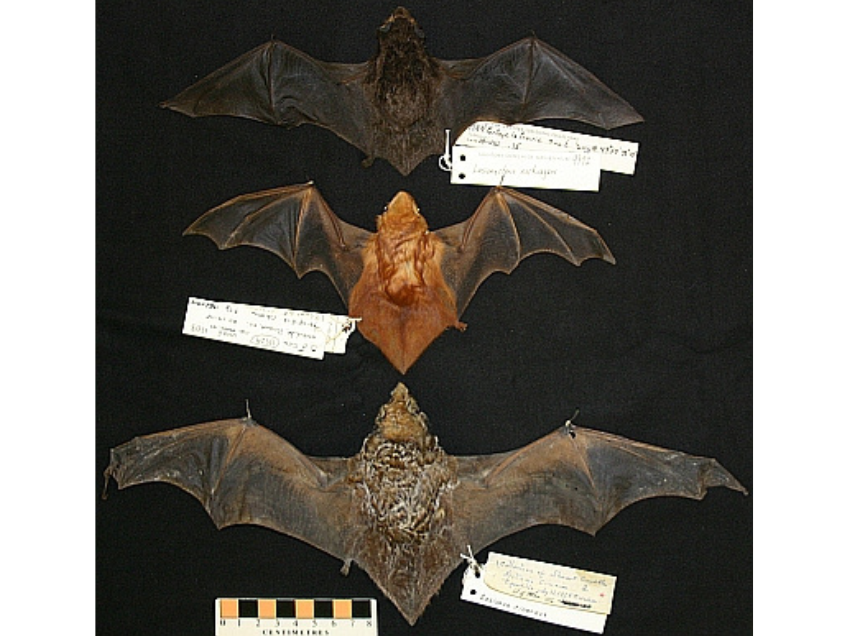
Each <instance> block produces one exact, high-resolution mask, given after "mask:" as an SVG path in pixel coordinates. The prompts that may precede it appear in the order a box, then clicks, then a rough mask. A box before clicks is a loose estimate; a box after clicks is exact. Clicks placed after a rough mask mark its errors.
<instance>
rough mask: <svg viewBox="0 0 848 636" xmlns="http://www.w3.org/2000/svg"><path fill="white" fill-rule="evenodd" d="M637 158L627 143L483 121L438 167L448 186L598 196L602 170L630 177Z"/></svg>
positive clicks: (632, 144) (633, 146) (462, 137)
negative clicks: (445, 172) (593, 193)
mask: <svg viewBox="0 0 848 636" xmlns="http://www.w3.org/2000/svg"><path fill="white" fill-rule="evenodd" d="M446 141H449V140H446ZM448 145H449V143H448ZM638 154H639V144H638V143H636V142H632V141H623V140H620V139H609V138H606V137H596V136H594V135H586V134H582V133H575V132H570V131H566V130H558V129H555V128H545V127H543V126H534V125H532V124H515V125H512V126H507V125H506V124H499V123H496V122H488V121H482V122H476V123H474V124H472V125H471V126H469V127H468V128H467V129H466V130H465V131H464V132H463V133H462V135H460V137H459V139H457V140H456V143H455V144H454V146H453V149H452V152H451V154H450V157H449V159H450V160H449V161H448V158H447V157H444V156H443V157H442V161H441V162H440V165H442V167H443V168H445V169H447V170H450V172H451V183H466V184H472V185H492V186H496V185H505V186H515V187H536V188H557V189H562V190H589V191H597V190H598V189H599V187H600V177H601V170H607V171H610V172H619V173H622V174H629V175H632V174H633V173H634V172H635V170H636V157H637V156H638Z"/></svg>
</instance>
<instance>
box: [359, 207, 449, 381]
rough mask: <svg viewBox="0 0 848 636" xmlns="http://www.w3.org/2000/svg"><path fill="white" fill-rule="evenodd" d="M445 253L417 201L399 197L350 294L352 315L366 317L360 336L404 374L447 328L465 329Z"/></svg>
mask: <svg viewBox="0 0 848 636" xmlns="http://www.w3.org/2000/svg"><path fill="white" fill-rule="evenodd" d="M443 249H444V245H443V244H442V242H441V241H440V240H439V239H438V238H437V237H436V236H434V235H433V234H431V233H430V232H429V230H428V229H427V222H426V221H425V220H424V217H423V216H421V214H420V213H419V212H418V208H417V206H416V205H415V201H414V200H413V198H412V197H411V196H410V195H409V194H407V193H406V192H398V193H397V195H395V197H394V198H393V199H392V200H391V202H390V203H389V205H388V206H387V207H386V211H385V212H384V213H383V214H382V215H380V216H379V217H378V218H377V233H376V234H375V235H374V236H373V237H372V239H371V241H370V242H369V244H368V245H367V247H366V248H365V249H364V250H363V265H364V267H363V271H362V277H361V278H360V279H359V281H358V282H357V283H356V285H355V286H354V288H353V291H352V292H351V295H350V300H349V306H348V311H349V313H350V315H351V316H354V317H361V318H362V320H361V322H360V323H359V327H358V328H359V331H360V333H362V335H363V336H364V337H365V338H367V339H368V340H370V341H371V342H373V343H374V344H376V345H377V346H378V347H379V348H380V350H381V351H382V352H383V354H384V355H385V356H386V357H387V358H388V359H389V361H390V362H391V363H392V364H393V365H394V366H395V367H396V368H397V369H398V370H399V371H401V373H406V371H407V369H409V367H410V366H412V364H413V363H414V362H415V361H416V360H417V359H418V357H419V356H420V355H421V354H422V353H423V352H424V350H425V349H426V348H427V347H428V346H429V345H430V343H431V342H432V341H433V340H435V339H436V338H437V337H438V336H439V335H440V334H441V333H442V332H443V331H444V330H445V329H447V328H449V327H457V328H460V329H461V328H462V327H463V326H464V325H462V323H460V322H459V316H458V315H457V311H456V299H455V298H454V295H453V293H452V292H451V290H450V289H449V288H448V286H447V284H446V283H445V280H444V277H443V276H442V271H441V265H440V264H441V257H442V251H443Z"/></svg>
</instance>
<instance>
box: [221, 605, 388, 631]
mask: <svg viewBox="0 0 848 636" xmlns="http://www.w3.org/2000/svg"><path fill="white" fill-rule="evenodd" d="M276 634H291V635H292V636H294V635H297V634H304V635H309V634H315V635H319V634H320V635H321V636H377V601H376V600H375V599H373V598H354V599H339V598H327V599H312V598H219V599H217V600H216V601H215V636H271V635H276Z"/></svg>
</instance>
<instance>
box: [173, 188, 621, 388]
mask: <svg viewBox="0 0 848 636" xmlns="http://www.w3.org/2000/svg"><path fill="white" fill-rule="evenodd" d="M185 233H186V234H203V235H205V236H208V237H209V238H211V239H212V240H213V241H215V243H216V244H217V245H218V248H219V249H228V248H231V247H236V246H238V245H252V246H254V247H261V248H263V249H266V250H269V251H271V252H273V253H274V254H276V255H277V256H279V257H280V258H282V259H283V260H284V261H286V263H288V264H289V265H290V266H291V267H292V268H293V269H294V271H295V272H296V273H297V275H298V276H303V275H304V274H306V273H307V272H310V271H313V270H318V271H322V272H324V273H325V274H326V275H327V276H329V277H330V280H332V281H333V284H334V285H335V287H336V289H337V290H338V292H339V294H340V295H341V297H342V299H343V300H344V301H345V303H346V304H347V308H348V314H349V315H350V316H352V317H354V318H360V319H361V321H360V323H359V330H360V332H361V333H362V335H363V336H364V337H365V338H366V339H368V340H370V341H371V342H373V343H374V344H376V345H377V346H378V347H379V348H380V350H381V351H382V352H383V354H384V355H385V356H386V357H387V358H388V359H389V361H390V362H391V363H392V364H393V365H394V366H395V367H396V368H397V369H398V370H399V371H400V372H401V373H406V371H407V370H408V369H409V367H410V366H412V364H413V363H414V362H415V361H416V360H417V359H418V357H419V356H420V355H421V354H422V353H423V351H424V350H425V349H426V348H427V347H428V346H429V345H430V343H431V342H432V341H433V340H434V339H435V338H437V337H438V336H439V334H441V333H442V332H443V331H444V330H445V329H447V328H449V327H456V328H457V329H464V328H465V325H464V324H463V323H461V322H460V321H459V317H460V316H461V315H462V312H463V311H464V310H465V308H466V306H467V305H468V303H469V301H470V300H471V297H472V296H473V295H474V293H475V292H476V291H477V288H478V287H479V286H480V284H481V283H482V282H483V281H484V280H485V279H486V278H487V277H488V276H489V275H490V274H492V273H494V272H497V271H500V272H505V273H509V272H511V271H512V270H513V269H515V267H516V266H517V265H518V263H519V262H520V261H521V260H522V259H524V258H526V257H527V256H530V255H531V254H536V253H538V252H551V253H553V254H557V255H559V256H561V257H563V258H564V259H566V260H568V261H569V262H571V263H573V264H574V265H580V264H581V263H582V262H583V261H584V260H586V259H588V258H600V259H603V260H605V261H607V262H608V263H615V259H614V258H613V256H612V254H611V253H610V251H609V249H608V248H607V246H606V244H605V243H604V241H603V239H602V238H601V237H600V235H599V234H598V233H597V232H596V231H595V230H594V229H592V228H591V227H589V226H587V225H584V224H583V223H581V222H580V221H578V220H577V219H575V218H573V217H571V216H569V215H568V214H566V213H565V212H562V211H560V210H558V209H556V208H554V207H552V206H550V205H547V204H546V203H543V202H541V201H538V200H536V199H533V198H532V197H529V196H527V195H525V194H521V193H519V192H516V191H514V190H510V189H508V188H493V189H492V190H491V191H490V192H489V194H488V195H487V196H486V198H485V199H484V200H483V202H482V203H481V204H480V206H479V207H478V208H477V210H476V212H474V214H473V215H472V216H471V217H470V218H469V219H468V220H466V221H464V222H462V223H457V224H456V225H451V226H449V227H446V228H442V229H440V230H434V231H430V230H429V229H428V227H427V222H426V221H425V219H424V217H423V216H422V215H421V213H420V212H419V211H418V206H417V205H416V203H415V200H414V199H413V198H412V197H411V196H410V195H409V194H407V193H406V192H398V193H397V194H396V195H395V197H394V198H393V199H392V200H391V202H389V204H388V206H386V209H385V212H384V213H383V214H381V215H380V216H378V217H377V231H376V232H370V231H368V230H365V229H362V228H359V227H356V226H354V225H350V224H349V223H345V222H344V221H342V220H341V219H340V218H339V217H337V216H336V215H335V214H334V213H333V211H332V210H331V209H330V207H329V206H328V205H327V203H326V202H325V201H324V199H323V198H322V197H321V195H320V194H319V192H318V190H317V189H316V188H315V186H314V185H312V183H307V184H303V185H295V186H288V187H283V188H276V189H273V190H265V191H263V192H257V193H253V194H246V195H243V196H239V197H236V198H235V199H232V200H230V201H227V202H226V203H223V204H222V205H220V206H218V207H216V208H213V209H212V210H209V211H208V212H207V213H206V214H204V215H203V216H201V217H200V218H199V219H197V221H195V222H194V223H193V224H192V225H191V226H190V227H189V228H188V229H187V230H186V231H185Z"/></svg>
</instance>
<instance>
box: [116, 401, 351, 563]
mask: <svg viewBox="0 0 848 636" xmlns="http://www.w3.org/2000/svg"><path fill="white" fill-rule="evenodd" d="M345 466H346V464H345V460H343V459H322V460H313V459H312V458H309V457H307V456H306V455H303V454H302V453H300V452H299V451H298V450H297V449H296V448H294V447H293V446H292V445H291V444H289V443H288V442H286V441H285V440H284V439H282V438H281V437H279V436H277V435H275V434H274V433H272V432H271V431H269V430H268V429H266V428H264V427H262V426H260V425H259V424H257V423H256V422H254V421H253V420H251V419H250V418H248V417H246V418H242V419H232V420H221V421H218V422H207V423H204V424H197V425H195V426H189V427H185V428H180V429H176V430H172V431H166V432H164V433H157V434H153V435H147V436H145V437H137V438H135V439H133V440H131V441H129V442H127V443H126V444H123V445H121V446H119V447H117V448H114V449H112V452H111V458H110V463H109V467H108V468H107V469H106V473H105V474H106V478H107V479H108V478H109V477H112V478H114V479H115V481H116V482H117V483H118V487H119V488H125V487H127V486H133V485H136V484H142V483H148V482H167V483H170V484H173V485H175V486H177V487H179V488H181V489H182V490H185V491H186V492H188V493H189V494H191V495H193V496H194V497H195V498H197V499H198V500H199V501H200V503H202V504H203V507H204V508H205V509H206V511H207V512H208V513H209V516H210V517H211V518H212V520H213V521H214V522H215V525H216V526H218V527H219V528H222V527H225V526H231V525H236V524H255V525H260V526H265V527H268V528H272V529H273V530H276V531H278V532H282V533H285V534H288V535H291V536H294V537H296V538H299V539H301V540H303V541H305V542H306V543H309V544H310V545H313V546H315V547H316V548H319V549H321V550H324V551H325V552H328V553H329V554H332V555H334V556H336V557H338V558H340V559H343V560H347V559H348V558H349V553H350V546H351V542H352V539H349V538H348V537H347V535H346V529H347V528H348V527H349V524H348V523H346V521H345V519H346V518H347V516H348V515H349V510H350V494H349V493H350V490H349V488H346V487H345V483H344V476H345V474H346V472H345Z"/></svg>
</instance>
